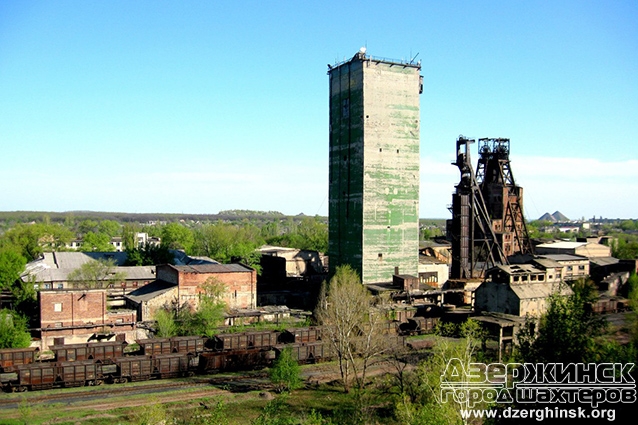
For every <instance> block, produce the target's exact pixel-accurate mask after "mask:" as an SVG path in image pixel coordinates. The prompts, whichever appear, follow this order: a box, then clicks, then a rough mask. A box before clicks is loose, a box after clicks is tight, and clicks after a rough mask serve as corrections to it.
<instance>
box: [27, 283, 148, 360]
mask: <svg viewBox="0 0 638 425" xmlns="http://www.w3.org/2000/svg"><path fill="white" fill-rule="evenodd" d="M38 303H39V305H40V333H41V338H42V347H41V348H42V349H43V350H46V349H47V347H48V346H49V345H54V344H59V343H67V344H69V343H81V342H87V341H93V340H112V339H114V338H119V339H134V338H135V335H134V330H135V322H136V321H137V314H136V312H135V311H133V310H112V311H109V310H108V309H107V301H106V290H105V289H92V290H52V291H40V292H38Z"/></svg>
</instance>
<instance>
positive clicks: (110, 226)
mask: <svg viewBox="0 0 638 425" xmlns="http://www.w3.org/2000/svg"><path fill="white" fill-rule="evenodd" d="M97 231H98V232H99V233H103V234H105V235H109V237H114V236H120V235H121V234H122V226H120V223H118V222H117V221H114V220H102V221H100V224H98V226H97Z"/></svg>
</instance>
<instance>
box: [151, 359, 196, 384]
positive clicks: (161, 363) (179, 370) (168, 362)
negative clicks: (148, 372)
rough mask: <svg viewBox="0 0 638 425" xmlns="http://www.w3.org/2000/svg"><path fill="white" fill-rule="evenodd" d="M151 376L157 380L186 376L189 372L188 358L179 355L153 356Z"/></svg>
mask: <svg viewBox="0 0 638 425" xmlns="http://www.w3.org/2000/svg"><path fill="white" fill-rule="evenodd" d="M152 361H153V373H152V376H153V377H155V378H159V379H164V378H176V377H178V376H187V375H188V374H189V370H190V357H189V356H187V355H184V354H181V353H176V354H159V355H157V356H153V359H152Z"/></svg>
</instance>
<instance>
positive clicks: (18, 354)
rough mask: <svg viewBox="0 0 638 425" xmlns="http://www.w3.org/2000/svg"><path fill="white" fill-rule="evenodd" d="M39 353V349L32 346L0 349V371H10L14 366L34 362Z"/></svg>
mask: <svg viewBox="0 0 638 425" xmlns="http://www.w3.org/2000/svg"><path fill="white" fill-rule="evenodd" d="M39 354H40V349H38V348H34V347H28V348H5V349H3V350H0V372H11V371H13V367H14V366H18V365H23V364H30V363H35V362H36V361H38V357H39Z"/></svg>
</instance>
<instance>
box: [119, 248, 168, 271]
mask: <svg viewBox="0 0 638 425" xmlns="http://www.w3.org/2000/svg"><path fill="white" fill-rule="evenodd" d="M126 252H127V254H128V257H127V259H126V265H127V266H156V265H158V264H173V263H174V262H175V257H174V256H173V254H171V252H170V251H169V250H168V248H167V247H166V246H164V245H153V244H149V243H147V244H146V245H144V246H142V247H139V248H133V249H127V250H126Z"/></svg>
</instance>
